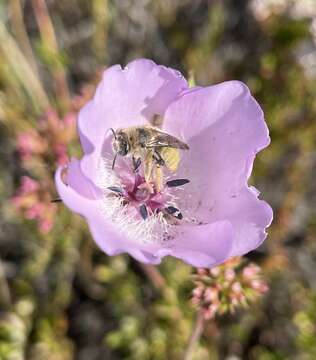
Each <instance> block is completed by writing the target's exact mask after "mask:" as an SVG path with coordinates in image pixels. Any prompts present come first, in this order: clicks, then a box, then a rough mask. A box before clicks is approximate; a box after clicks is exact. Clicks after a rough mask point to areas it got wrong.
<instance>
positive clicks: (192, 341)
mask: <svg viewBox="0 0 316 360" xmlns="http://www.w3.org/2000/svg"><path fill="white" fill-rule="evenodd" d="M204 324H205V322H204V318H203V314H202V311H199V312H198V314H197V317H196V321H195V324H194V328H193V330H192V333H191V336H190V338H189V341H188V345H187V347H186V350H185V352H184V354H183V357H182V360H191V359H192V356H193V352H194V348H195V346H196V345H197V343H198V342H199V340H200V338H201V335H202V333H203V330H204Z"/></svg>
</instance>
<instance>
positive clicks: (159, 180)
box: [155, 164, 163, 192]
mask: <svg viewBox="0 0 316 360" xmlns="http://www.w3.org/2000/svg"><path fill="white" fill-rule="evenodd" d="M155 185H156V190H157V192H160V191H161V189H162V187H163V172H162V169H161V166H160V165H159V164H156V168H155Z"/></svg>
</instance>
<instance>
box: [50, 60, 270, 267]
mask: <svg viewBox="0 0 316 360" xmlns="http://www.w3.org/2000/svg"><path fill="white" fill-rule="evenodd" d="M156 114H158V115H161V116H162V117H163V120H164V121H163V125H162V129H163V131H165V132H167V133H168V134H170V135H173V136H176V137H177V138H179V139H181V140H182V141H184V142H185V143H187V144H188V145H189V147H190V150H186V151H182V152H181V155H182V157H181V162H180V165H179V168H178V170H177V173H176V174H169V177H168V178H165V179H164V186H163V188H162V189H161V191H157V189H155V188H152V189H150V188H149V187H148V186H147V185H148V184H146V183H145V181H144V177H143V175H142V173H141V172H140V173H138V174H135V172H134V170H133V167H132V166H131V159H130V158H126V157H119V158H118V161H117V164H116V165H115V169H114V170H112V169H111V165H112V161H113V156H114V154H113V151H112V146H111V143H112V140H113V135H112V134H111V132H109V131H108V130H109V128H114V129H115V130H116V129H118V128H122V127H123V128H124V127H130V126H135V125H146V124H150V123H151V121H152V120H153V118H154V117H155V115H156ZM78 131H79V136H80V140H81V145H82V148H83V151H84V156H83V158H82V159H81V160H77V159H72V161H71V162H70V163H69V165H68V168H67V178H66V183H64V182H63V180H62V177H61V174H62V171H63V167H60V168H59V169H58V170H57V173H56V185H57V189H58V192H59V194H60V197H61V198H62V200H63V201H64V203H65V204H66V205H67V206H68V207H69V208H70V209H71V210H73V211H74V212H76V213H78V214H81V215H82V216H83V217H84V218H85V219H86V220H87V222H88V224H89V228H90V231H91V233H92V236H93V237H94V239H95V241H96V243H97V244H98V245H99V247H100V248H101V249H102V250H103V251H104V252H106V253H107V254H109V255H116V254H120V253H123V252H128V253H129V254H130V255H131V256H133V257H134V258H136V259H137V260H139V261H142V262H145V263H152V264H158V263H160V261H161V259H162V258H163V257H164V256H166V255H171V256H174V257H177V258H180V259H182V260H184V261H185V262H187V263H189V264H192V265H193V266H196V267H211V266H214V265H216V264H219V263H221V262H223V261H225V260H226V259H227V258H229V257H231V256H237V255H242V254H245V253H247V252H249V251H251V250H253V249H255V248H256V247H258V246H259V245H260V244H261V243H262V241H263V240H264V239H265V237H266V232H265V229H266V227H268V226H269V225H270V223H271V221H272V210H271V208H270V206H269V205H268V204H267V203H266V202H264V201H262V200H259V199H258V191H257V190H255V189H254V188H253V187H249V186H248V185H247V180H248V178H249V176H250V174H251V170H252V165H253V161H254V158H255V155H256V153H257V152H258V151H260V150H261V149H263V148H264V147H266V146H267V145H268V144H269V142H270V139H269V135H268V129H267V126H266V124H265V122H264V117H263V113H262V110H261V108H260V106H259V105H258V103H257V102H256V101H255V100H254V98H253V97H252V96H251V94H250V92H249V90H248V88H247V87H246V85H244V84H243V83H241V82H238V81H228V82H224V83H222V84H218V85H214V86H210V87H206V88H202V87H195V88H191V89H189V88H188V84H187V82H186V80H185V79H184V78H183V77H182V75H181V74H180V73H179V72H178V71H175V70H172V69H170V68H166V67H164V66H157V65H156V64H155V63H153V62H152V61H150V60H144V59H141V60H136V61H133V62H131V63H130V64H128V65H127V66H126V67H125V68H124V69H122V68H121V67H120V66H119V65H115V66H112V67H110V68H109V69H107V70H106V71H105V72H104V75H103V80H102V81H101V84H100V85H99V86H98V88H97V91H96V94H95V96H94V98H93V100H92V101H90V102H89V103H88V104H87V105H85V106H84V107H83V109H82V110H81V111H80V114H79V119H78ZM168 179H169V180H170V179H171V180H173V179H189V180H190V182H189V183H187V184H185V185H183V186H181V187H180V186H179V187H169V186H167V183H166V180H168ZM113 189H114V190H113ZM142 205H145V207H146V209H147V212H148V217H147V218H146V220H144V219H143V218H142V216H141V211H140V209H141V207H142ZM170 206H172V207H174V208H177V209H179V210H180V211H181V214H182V219H181V217H180V216H179V217H178V218H176V217H173V220H170V218H172V216H169V217H165V216H164V214H165V212H164V210H165V209H168V208H169V209H170ZM143 210H144V209H143ZM176 214H179V213H178V212H177V213H176ZM143 215H144V214H143Z"/></svg>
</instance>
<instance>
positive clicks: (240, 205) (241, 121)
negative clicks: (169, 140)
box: [164, 81, 272, 255]
mask: <svg viewBox="0 0 316 360" xmlns="http://www.w3.org/2000/svg"><path fill="white" fill-rule="evenodd" d="M164 129H165V130H166V131H167V132H169V133H171V134H174V135H175V136H177V137H179V138H180V139H183V140H184V141H185V142H186V143H187V144H188V145H189V146H190V150H188V151H183V156H182V161H181V163H180V166H179V171H178V174H177V176H178V177H179V178H186V179H190V183H189V184H187V185H186V188H185V191H186V193H187V194H186V196H182V197H180V196H179V198H180V199H181V204H179V206H181V210H183V209H190V211H191V212H192V211H193V212H194V213H195V214H196V216H197V220H198V221H202V222H204V223H212V222H214V221H219V220H228V221H230V222H231V223H232V224H233V226H234V231H235V240H234V246H233V250H232V255H240V254H242V253H245V252H248V251H250V250H252V249H253V248H255V247H257V246H258V244H259V243H260V242H261V241H262V240H263V239H264V238H265V236H266V234H265V231H264V229H265V228H266V227H267V226H269V225H270V223H271V220H272V210H271V208H270V207H269V205H268V204H266V203H265V202H263V201H260V200H258V199H257V197H258V194H255V192H254V191H252V190H250V189H249V188H248V185H247V180H248V178H249V176H250V174H251V170H252V165H253V161H254V158H255V154H256V153H257V152H258V151H260V150H261V149H263V148H264V147H266V146H267V145H268V144H269V142H270V138H269V134H268V129H267V126H266V124H265V122H264V117H263V112H262V110H261V108H260V106H259V105H258V103H257V102H256V101H255V99H254V98H253V97H252V96H251V94H250V92H249V89H248V88H247V87H246V86H245V85H244V84H242V83H241V82H238V81H229V82H226V83H222V84H219V85H215V86H211V87H208V88H200V89H192V90H190V91H187V92H185V93H184V94H183V95H182V96H181V97H179V98H178V99H177V100H175V101H174V102H173V103H172V104H171V105H170V107H169V108H168V110H167V112H166V116H165V122H164Z"/></svg>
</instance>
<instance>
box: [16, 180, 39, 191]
mask: <svg viewBox="0 0 316 360" xmlns="http://www.w3.org/2000/svg"><path fill="white" fill-rule="evenodd" d="M38 189H39V183H38V182H37V181H36V180H33V179H31V178H30V177H28V176H22V178H21V187H20V193H23V194H24V193H30V192H34V191H37V190H38Z"/></svg>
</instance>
